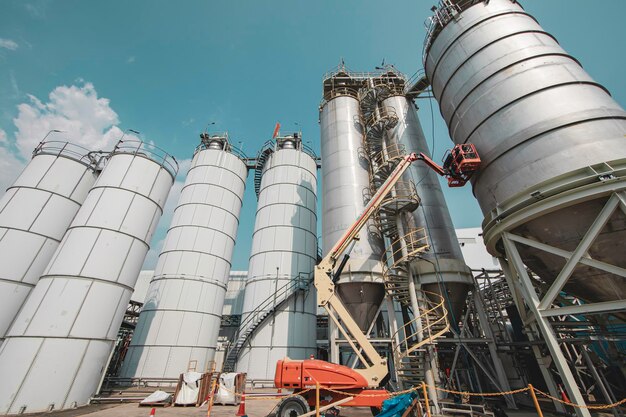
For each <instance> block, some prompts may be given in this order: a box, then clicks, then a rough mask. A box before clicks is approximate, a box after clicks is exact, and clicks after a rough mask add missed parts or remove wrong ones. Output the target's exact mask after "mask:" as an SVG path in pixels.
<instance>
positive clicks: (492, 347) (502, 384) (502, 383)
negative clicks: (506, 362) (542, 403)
mask: <svg viewBox="0 0 626 417" xmlns="http://www.w3.org/2000/svg"><path fill="white" fill-rule="evenodd" d="M473 293H474V294H473V297H474V308H475V309H476V313H477V314H478V320H479V321H480V324H481V327H482V329H483V332H485V338H486V339H487V340H488V342H487V346H488V347H489V355H490V356H491V362H492V364H493V368H494V369H495V371H496V377H497V379H498V383H499V388H500V389H501V390H503V391H510V390H511V386H510V385H509V380H508V379H507V377H506V372H504V366H503V365H502V361H501V360H500V356H499V355H498V351H497V349H496V344H495V338H494V334H493V332H492V331H491V326H490V325H489V319H488V318H487V314H486V313H485V309H484V308H483V304H482V300H481V299H480V296H479V294H478V291H473ZM504 400H505V401H506V405H507V407H508V408H513V409H517V405H516V404H515V400H514V399H513V396H512V395H505V396H504Z"/></svg>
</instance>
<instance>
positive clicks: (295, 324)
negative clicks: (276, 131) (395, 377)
mask: <svg viewBox="0 0 626 417" xmlns="http://www.w3.org/2000/svg"><path fill="white" fill-rule="evenodd" d="M274 146H275V148H274V149H275V151H274V152H273V153H271V154H270V155H269V156H268V159H267V160H266V161H265V164H264V165H263V166H262V167H259V169H262V170H263V171H262V172H263V175H262V177H261V183H260V188H259V194H258V197H259V202H258V206H257V213H256V222H255V226H254V234H253V237H252V253H251V255H250V264H249V269H248V280H247V282H246V289H245V296H244V303H243V314H242V326H241V327H240V331H247V329H250V326H252V327H254V331H253V332H252V333H251V335H250V337H249V338H248V340H247V341H246V343H245V344H244V345H243V348H242V349H241V351H240V352H239V358H238V361H237V368H236V369H237V371H238V372H247V373H248V380H256V381H272V380H273V379H274V372H275V370H276V361H277V360H279V359H282V358H284V357H285V356H289V357H290V358H292V359H304V358H308V357H309V356H310V355H311V354H315V352H316V333H315V328H316V312H317V302H316V301H317V300H316V295H315V291H314V290H313V288H312V285H311V286H310V287H309V286H308V280H309V279H310V278H312V273H313V268H314V267H315V264H316V260H317V237H316V236H317V233H316V228H317V216H316V212H315V211H316V205H317V203H316V201H317V197H316V190H317V166H316V161H315V160H314V159H313V158H312V157H311V156H310V155H309V154H307V153H306V152H304V151H303V150H302V143H301V141H300V139H299V138H297V137H296V138H293V137H285V138H278V139H277V143H276V144H275V145H274ZM305 288H306V289H305ZM265 313H269V314H268V315H267V317H266V318H265V319H264V320H263V321H261V322H260V323H258V324H257V323H256V322H257V320H256V319H255V318H254V317H258V318H262V317H263V315H264V314H265ZM246 323H247V324H246Z"/></svg>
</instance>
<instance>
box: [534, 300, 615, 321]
mask: <svg viewBox="0 0 626 417" xmlns="http://www.w3.org/2000/svg"><path fill="white" fill-rule="evenodd" d="M624 310H626V300H617V301H602V302H597V303H590V304H581V305H576V306H567V307H556V308H550V309H546V310H541V315H542V316H543V317H554V316H565V315H572V314H601V313H609V312H611V311H624Z"/></svg>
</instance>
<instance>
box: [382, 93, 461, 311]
mask: <svg viewBox="0 0 626 417" xmlns="http://www.w3.org/2000/svg"><path fill="white" fill-rule="evenodd" d="M382 106H383V108H384V109H386V110H388V111H389V110H395V113H396V115H397V117H398V124H397V125H396V127H395V128H394V129H393V130H390V131H389V133H388V134H387V142H388V144H400V145H402V146H404V149H405V151H406V152H407V153H411V152H415V153H420V152H423V153H424V154H426V155H427V156H430V151H429V149H428V144H427V142H426V138H425V137H424V132H423V131H422V126H421V125H420V122H419V119H418V117H417V114H416V113H415V110H414V109H413V105H412V102H411V101H410V100H409V99H407V98H406V97H404V96H402V95H394V96H391V97H389V98H387V99H385V100H384V101H383V102H382ZM403 179H404V180H405V181H412V182H413V183H414V184H415V186H416V189H417V194H418V195H419V196H420V206H419V207H418V208H417V209H416V210H415V211H413V212H412V213H410V214H405V215H403V216H402V217H403V222H404V226H405V228H407V229H411V228H415V227H423V228H424V229H425V230H426V234H427V236H428V241H429V243H430V246H431V249H430V250H429V251H427V252H425V253H423V254H422V255H421V256H420V257H419V258H418V259H416V260H414V261H413V262H412V264H411V267H412V269H413V274H414V276H415V277H416V278H417V279H418V282H419V283H420V284H421V287H422V289H423V290H426V291H430V292H434V293H437V294H440V295H441V296H443V297H444V299H447V303H446V308H447V309H448V310H450V311H451V313H452V316H453V319H452V317H451V322H455V321H456V322H458V321H459V320H461V318H462V317H461V315H462V311H463V308H464V306H465V298H466V296H467V292H468V291H469V289H470V286H471V285H472V275H471V271H470V269H469V268H468V267H467V266H466V265H465V261H464V259H463V253H462V252H461V247H460V246H459V243H458V240H457V238H456V232H455V231H454V225H453V224H452V219H451V217H450V211H449V210H448V205H447V204H446V201H445V198H444V196H443V192H442V190H441V185H440V183H439V177H438V176H437V174H436V173H435V172H434V171H433V170H432V169H430V168H429V167H428V166H427V165H426V164H424V163H422V162H420V161H418V162H415V163H413V164H412V165H411V167H409V169H408V170H407V172H406V173H405V174H404V178H403Z"/></svg>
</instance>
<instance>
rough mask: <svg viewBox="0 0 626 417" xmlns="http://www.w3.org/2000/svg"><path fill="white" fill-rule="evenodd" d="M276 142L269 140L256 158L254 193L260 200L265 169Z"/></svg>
mask: <svg viewBox="0 0 626 417" xmlns="http://www.w3.org/2000/svg"><path fill="white" fill-rule="evenodd" d="M274 146H275V144H274V142H272V141H271V140H268V141H267V142H265V143H264V144H263V146H262V147H261V150H260V151H259V153H258V154H257V156H256V164H255V166H254V192H255V193H256V197H257V198H259V192H261V178H262V177H263V167H264V166H265V163H266V162H267V159H268V158H269V156H270V155H271V154H273V153H274Z"/></svg>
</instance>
